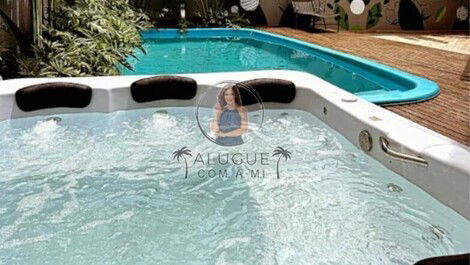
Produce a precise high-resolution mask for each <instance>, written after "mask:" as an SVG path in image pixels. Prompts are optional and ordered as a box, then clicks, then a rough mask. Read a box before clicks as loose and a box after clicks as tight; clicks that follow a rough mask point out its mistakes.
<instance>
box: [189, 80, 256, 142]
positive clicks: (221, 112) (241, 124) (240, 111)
mask: <svg viewBox="0 0 470 265" xmlns="http://www.w3.org/2000/svg"><path fill="white" fill-rule="evenodd" d="M196 120H197V124H198V126H199V129H200V130H201V132H202V134H203V135H204V136H205V137H206V138H207V139H208V140H209V141H211V142H213V143H215V144H218V145H221V146H238V145H242V144H244V143H245V142H248V141H250V140H251V139H253V138H254V137H255V136H256V135H257V134H259V133H260V129H261V127H262V125H263V120H264V106H263V103H262V101H261V97H260V96H259V94H258V93H257V91H256V90H255V89H253V88H252V87H250V86H248V85H246V84H243V82H236V81H223V82H220V83H217V84H215V85H212V86H209V87H207V90H206V92H205V93H203V94H202V95H201V96H200V98H199V100H198V105H197V107H196Z"/></svg>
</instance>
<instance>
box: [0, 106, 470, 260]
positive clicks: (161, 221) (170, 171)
mask: <svg viewBox="0 0 470 265" xmlns="http://www.w3.org/2000/svg"><path fill="white" fill-rule="evenodd" d="M194 112H195V109H194V108H193V107H185V108H165V109H152V108H149V109H142V110H133V111H120V112H114V113H110V114H102V113H83V114H63V115H60V116H59V117H60V118H61V121H59V122H56V120H51V119H48V118H49V117H48V116H45V117H44V116H43V117H32V118H25V119H17V120H10V121H3V122H0V195H1V196H0V264H177V265H181V264H201V265H202V264H250V265H258V264H259V265H264V264H279V265H283V264H286V265H300V264H308V265H325V264H330V265H356V264H357V265H367V264H370V265H377V264H381V265H382V264H383V265H405V264H406V265H409V264H414V263H415V262H416V261H418V260H420V259H423V258H427V257H430V256H440V255H450V254H456V253H463V252H468V251H469V250H470V241H469V240H470V238H469V237H468V235H469V233H470V226H469V221H468V220H466V219H465V218H464V217H462V216H460V215H458V214H457V213H456V212H454V211H452V210H451V209H449V208H448V207H445V206H444V205H442V204H441V203H440V202H438V201H436V200H435V199H434V198H432V197H431V196H430V195H429V194H427V193H426V192H424V191H423V190H421V189H419V188H418V187H417V186H415V185H413V184H412V183H410V182H408V181H407V180H406V179H404V178H402V177H401V176H399V175H397V174H395V173H393V172H392V171H390V170H388V169H387V168H385V167H384V166H383V165H381V164H380V163H379V162H377V161H375V160H374V159H372V158H371V157H369V156H367V155H366V154H364V153H363V152H362V151H360V150H359V149H357V148H356V147H354V145H352V144H351V143H350V142H349V141H347V140H346V139H345V138H344V137H343V136H341V135H340V134H339V133H337V132H335V131H333V130H331V129H330V128H328V127H327V126H326V125H325V124H324V123H323V122H321V121H320V120H319V119H318V118H316V117H314V116H313V115H311V114H310V113H307V112H303V111H299V110H267V111H266V113H265V123H264V125H263V128H262V129H261V130H253V131H250V132H249V133H247V134H246V135H243V138H244V141H245V144H244V145H241V146H240V147H237V149H236V150H237V151H236V152H237V153H241V154H243V155H242V156H243V157H240V156H239V157H238V158H235V160H236V161H242V159H243V161H242V162H241V163H237V164H235V163H234V162H230V163H226V164H223V163H222V162H219V163H217V161H215V159H209V158H208V156H209V155H212V158H215V157H216V156H217V154H220V155H221V156H222V157H225V154H227V155H228V152H231V151H230V150H232V149H227V148H226V147H222V146H218V145H216V144H213V143H212V142H210V141H208V140H207V139H206V138H205V137H204V136H203V135H202V134H201V133H200V131H199V130H198V125H197V123H196V121H195V119H194ZM212 115H213V112H212V110H211V109H204V110H202V111H201V120H210V119H211V118H212ZM184 146H186V147H187V149H188V152H189V153H190V154H191V156H189V155H187V156H186V157H185V161H187V162H188V167H187V168H188V171H187V178H185V168H184V166H185V164H184V161H183V159H180V160H179V161H178V160H176V159H174V158H175V157H174V155H173V153H174V152H175V150H179V149H181V148H182V147H184ZM278 146H282V147H283V148H285V149H287V150H289V152H291V158H290V159H281V160H279V159H278V157H273V156H272V154H273V151H274V150H275V149H276V147H278ZM262 153H267V156H266V159H265V162H264V163H261V162H260V161H259V160H258V162H255V163H253V161H254V157H255V155H256V154H258V155H260V154H262ZM245 154H246V155H247V156H249V159H248V158H244V157H245ZM199 155H200V156H201V159H200V162H196V158H197V157H198V156H199ZM239 159H240V160H239ZM258 159H259V157H258ZM209 160H210V163H209ZM222 160H224V161H227V160H226V159H225V158H222ZM244 161H251V163H250V162H244ZM278 161H280V162H279V163H280V164H279V167H277V163H278ZM253 170H256V171H258V172H262V173H260V174H258V175H257V176H253V175H252V174H251V172H252V171H253ZM277 170H278V171H277ZM211 171H212V172H220V171H225V172H226V174H225V175H212V177H210V173H209V172H211ZM201 172H202V174H201ZM235 172H241V174H240V175H238V174H235ZM277 176H279V178H278V177H277Z"/></svg>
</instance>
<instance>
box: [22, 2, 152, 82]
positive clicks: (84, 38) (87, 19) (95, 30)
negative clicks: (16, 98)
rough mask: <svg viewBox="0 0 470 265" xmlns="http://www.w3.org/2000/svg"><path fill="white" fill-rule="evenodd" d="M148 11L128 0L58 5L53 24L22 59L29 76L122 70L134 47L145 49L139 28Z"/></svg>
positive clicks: (116, 72)
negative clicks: (134, 6)
mask: <svg viewBox="0 0 470 265" xmlns="http://www.w3.org/2000/svg"><path fill="white" fill-rule="evenodd" d="M151 26H152V25H151V24H150V23H149V19H148V17H147V16H146V15H145V14H144V13H142V12H141V11H137V10H134V9H133V8H132V7H131V5H130V4H129V2H128V0H75V1H70V0H68V1H66V2H62V3H60V4H58V5H57V8H56V10H55V11H54V14H53V16H52V23H51V25H43V34H42V36H41V37H39V40H38V43H37V44H36V45H34V46H33V48H32V49H33V54H34V56H32V57H27V56H25V55H22V56H20V57H19V59H18V63H19V69H20V75H23V76H38V77H46V76H49V77H51V76H65V77H69V76H91V75H117V74H119V70H118V64H121V65H124V66H125V67H127V68H129V69H132V66H131V65H130V64H129V63H128V62H127V58H128V56H134V57H135V54H134V49H136V48H139V49H141V50H142V51H144V49H143V46H142V44H143V43H142V40H141V38H140V35H139V30H141V29H144V28H148V27H151Z"/></svg>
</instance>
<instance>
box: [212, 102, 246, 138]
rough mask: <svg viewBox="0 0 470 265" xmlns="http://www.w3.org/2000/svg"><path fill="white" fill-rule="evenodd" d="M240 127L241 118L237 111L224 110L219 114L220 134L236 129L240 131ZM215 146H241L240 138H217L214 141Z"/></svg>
mask: <svg viewBox="0 0 470 265" xmlns="http://www.w3.org/2000/svg"><path fill="white" fill-rule="evenodd" d="M241 126H242V118H241V117H240V113H239V112H238V110H230V109H226V110H224V111H223V112H222V114H220V118H219V130H220V131H221V132H224V133H226V132H231V131H233V130H236V129H240V127H241ZM215 141H216V143H217V144H220V145H224V146H234V145H241V144H243V140H242V137H241V136H235V137H217V138H216V139H215Z"/></svg>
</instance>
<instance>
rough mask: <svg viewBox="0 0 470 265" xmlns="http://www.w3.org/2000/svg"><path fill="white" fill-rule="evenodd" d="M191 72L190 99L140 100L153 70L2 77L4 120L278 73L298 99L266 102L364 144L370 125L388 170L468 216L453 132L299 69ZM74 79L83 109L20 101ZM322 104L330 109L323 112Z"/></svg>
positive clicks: (114, 106) (467, 155) (466, 169)
mask: <svg viewBox="0 0 470 265" xmlns="http://www.w3.org/2000/svg"><path fill="white" fill-rule="evenodd" d="M178 75H179V76H186V77H190V78H193V79H195V80H196V81H197V83H198V92H197V95H196V97H195V98H193V99H191V100H160V101H154V102H147V103H136V102H135V101H134V100H133V99H132V97H131V94H130V85H131V84H132V83H133V82H134V81H137V80H139V79H142V78H146V77H150V76H113V77H81V78H41V79H40V78H33V79H15V80H6V81H2V82H0V121H3V120H8V119H15V118H22V117H30V116H37V115H52V114H62V113H77V112H104V113H108V112H114V111H119V110H130V109H138V108H150V107H165V106H173V107H174V106H195V105H196V104H197V101H198V98H199V96H200V95H201V94H202V93H204V92H205V91H206V89H207V87H208V86H210V85H213V84H215V83H218V82H221V81H226V80H235V81H245V80H251V79H256V78H280V79H284V80H289V81H292V82H294V83H295V84H296V86H297V95H296V98H295V100H294V101H293V102H292V103H289V104H280V103H265V107H267V108H284V109H301V110H306V111H308V112H310V113H312V114H313V115H315V116H316V117H318V118H319V119H321V120H322V121H324V122H325V123H326V124H328V125H329V126H330V127H331V128H333V129H334V130H336V131H338V132H339V133H341V134H342V135H343V136H344V137H346V138H347V139H348V140H349V141H351V142H352V143H353V144H354V145H355V146H357V147H358V148H360V145H359V140H358V137H359V133H360V132H361V131H363V130H367V131H368V132H369V133H370V134H371V136H372V141H373V148H372V150H371V151H369V152H366V153H367V154H368V155H370V156H371V157H373V158H374V159H376V160H378V161H379V162H381V163H382V164H383V165H384V166H386V167H387V168H389V169H390V170H392V171H394V172H396V173H398V174H399V175H401V176H403V177H405V178H406V179H408V180H409V181H410V182H412V183H414V184H415V185H417V186H419V187H420V188H422V189H423V190H424V191H426V192H428V193H429V194H430V195H432V196H433V197H434V198H436V199H437V200H439V201H441V202H442V203H443V204H445V205H447V206H448V207H450V208H452V209H454V210H455V211H456V212H458V213H459V214H461V215H462V216H464V217H465V218H467V219H470V166H469V165H470V151H469V147H468V146H464V145H462V144H460V143H458V142H456V141H454V140H452V139H450V138H447V137H445V136H443V135H440V134H438V133H436V132H434V131H432V130H430V129H427V128H425V127H423V126H421V125H419V124H417V123H414V122H412V121H410V120H408V119H405V118H403V117H401V116H399V115H397V114H394V113H392V112H390V111H388V110H386V109H384V108H382V107H380V106H377V105H375V104H372V103H370V102H368V101H365V100H362V99H361V98H358V97H356V96H354V95H353V94H351V93H349V92H347V91H344V90H342V89H340V88H338V87H336V86H334V85H332V84H330V83H328V82H326V81H324V80H322V79H320V78H318V77H316V76H314V75H312V74H309V73H304V72H297V71H285V70H276V71H250V72H229V73H204V74H178ZM47 82H73V83H79V84H84V85H88V86H90V87H92V88H93V96H92V100H91V103H90V105H88V106H87V107H86V108H82V109H71V108H54V109H45V110H38V111H32V112H23V111H21V110H20V109H19V108H18V106H17V105H16V101H15V93H16V91H17V90H19V89H21V88H23V87H26V86H30V85H34V84H39V83H47ZM324 108H326V110H327V114H326V115H325V114H324ZM379 137H385V138H386V139H388V140H389V142H390V147H391V148H392V149H394V150H396V151H399V152H402V153H405V154H409V155H415V156H417V155H419V156H421V157H422V158H424V159H425V160H426V161H427V162H428V166H427V167H423V166H419V165H416V164H413V163H409V162H403V161H400V160H396V159H394V158H391V157H389V156H388V155H387V154H385V153H384V151H383V150H382V149H381V147H380V143H379Z"/></svg>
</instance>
